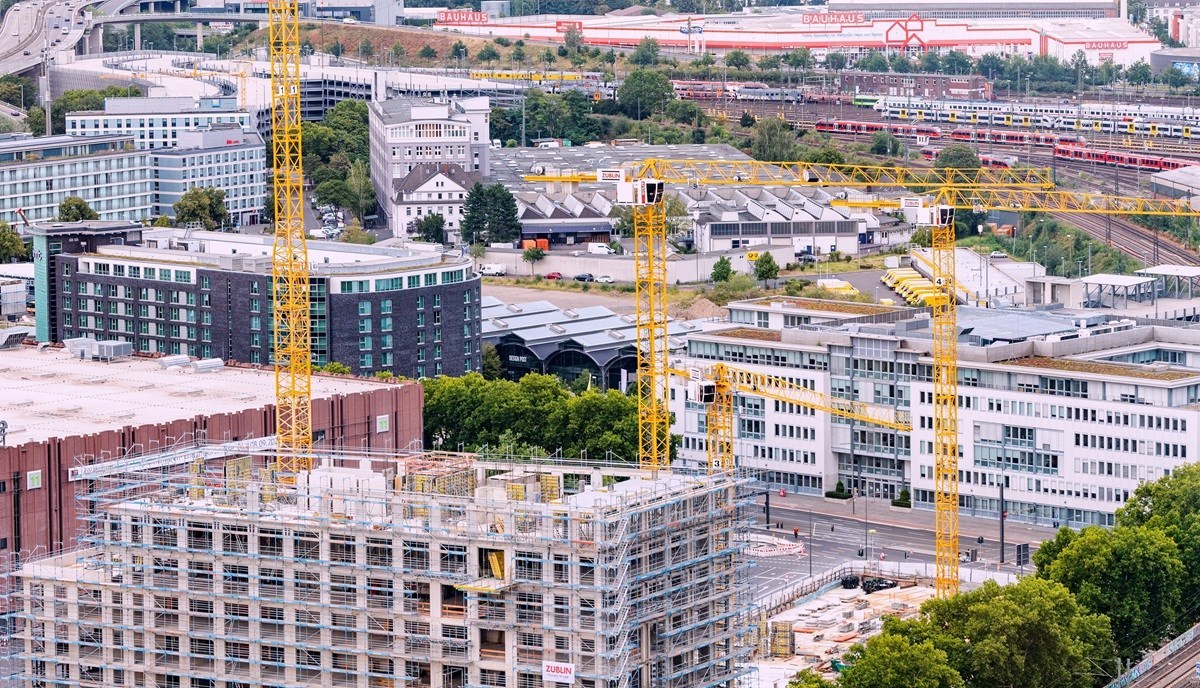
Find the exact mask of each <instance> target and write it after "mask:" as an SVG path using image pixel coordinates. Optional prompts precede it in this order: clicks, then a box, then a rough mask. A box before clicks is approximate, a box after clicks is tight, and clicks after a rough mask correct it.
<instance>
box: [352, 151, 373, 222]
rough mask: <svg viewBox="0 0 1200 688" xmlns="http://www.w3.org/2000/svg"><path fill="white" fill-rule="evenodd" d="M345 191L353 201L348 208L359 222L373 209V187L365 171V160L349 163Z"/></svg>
mask: <svg viewBox="0 0 1200 688" xmlns="http://www.w3.org/2000/svg"><path fill="white" fill-rule="evenodd" d="M346 189H347V190H348V191H349V192H350V194H351V197H352V199H353V202H352V204H351V206H350V208H351V210H353V211H354V214H355V215H357V216H358V219H359V220H362V219H363V218H365V217H366V215H367V214H368V213H370V212H371V211H373V210H374V209H375V187H374V186H373V185H372V184H371V172H370V170H368V169H367V162H366V161H365V160H363V159H361V158H360V159H358V160H355V161H354V162H352V163H350V172H349V174H347V175H346Z"/></svg>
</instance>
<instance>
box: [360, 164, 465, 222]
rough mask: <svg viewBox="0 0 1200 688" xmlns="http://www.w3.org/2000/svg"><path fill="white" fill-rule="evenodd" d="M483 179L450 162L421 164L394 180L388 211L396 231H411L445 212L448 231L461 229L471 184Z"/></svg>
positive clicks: (443, 215) (389, 218)
mask: <svg viewBox="0 0 1200 688" xmlns="http://www.w3.org/2000/svg"><path fill="white" fill-rule="evenodd" d="M482 181H483V176H482V175H480V174H479V173H478V172H467V171H465V170H463V169H462V168H461V167H459V166H457V165H452V164H450V163H442V164H440V165H439V164H436V163H431V162H423V163H420V164H418V165H417V166H416V167H414V168H413V171H412V172H410V173H408V175H406V176H405V177H404V178H402V179H396V180H394V181H393V187H392V189H393V190H392V195H391V196H390V198H391V204H390V205H391V208H389V210H388V211H387V215H388V221H389V224H390V227H391V230H392V234H393V235H395V236H399V235H401V234H405V233H410V234H411V233H412V232H414V231H415V230H416V224H417V223H418V222H420V221H421V220H422V219H424V218H426V217H429V216H430V215H441V216H442V218H443V219H444V220H445V223H446V231H447V232H458V231H459V230H460V229H461V228H462V214H463V210H462V208H463V202H464V201H466V199H467V194H468V193H470V191H471V187H472V186H474V185H475V184H477V183H479V182H482ZM380 205H383V204H380Z"/></svg>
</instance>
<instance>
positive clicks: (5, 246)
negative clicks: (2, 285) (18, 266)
mask: <svg viewBox="0 0 1200 688" xmlns="http://www.w3.org/2000/svg"><path fill="white" fill-rule="evenodd" d="M29 248H30V247H29V246H26V245H25V241H24V240H23V239H21V235H20V234H18V233H17V230H15V229H13V228H12V227H10V226H9V224H8V223H7V222H4V221H2V220H0V263H11V262H13V261H14V260H28V258H29Z"/></svg>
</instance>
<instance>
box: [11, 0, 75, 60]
mask: <svg viewBox="0 0 1200 688" xmlns="http://www.w3.org/2000/svg"><path fill="white" fill-rule="evenodd" d="M72 5H74V7H72ZM83 6H84V3H83V2H82V0H24V1H23V2H18V3H17V4H15V5H13V6H12V7H11V8H10V9H9V10H8V12H6V13H5V15H4V23H3V25H2V26H0V32H2V33H0V36H2V37H3V38H2V39H0V74H17V73H19V72H23V71H25V70H27V69H29V68H31V67H34V66H36V65H37V64H39V63H40V62H42V60H43V55H52V54H53V53H54V52H56V51H59V50H72V49H74V47H75V44H76V43H78V42H79V40H80V39H81V38H82V37H83V29H84V18H83V14H82V9H83ZM64 28H65V29H66V33H63V29H64Z"/></svg>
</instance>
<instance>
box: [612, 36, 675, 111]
mask: <svg viewBox="0 0 1200 688" xmlns="http://www.w3.org/2000/svg"><path fill="white" fill-rule="evenodd" d="M650 40H653V39H650ZM674 98H675V89H674V88H672V87H671V82H670V80H669V79H667V76H666V75H665V74H663V73H662V72H656V71H651V70H649V69H635V70H633V71H632V72H630V73H629V74H628V75H627V76H626V77H625V80H624V81H622V82H621V87H620V88H618V89H617V103H619V104H620V106H621V110H623V111H624V112H625V114H626V115H628V116H629V117H634V118H636V119H642V118H643V117H647V116H649V115H651V114H653V113H655V112H657V111H658V110H659V109H661V108H662V107H663V106H665V105H666V104H667V102H669V101H671V100H673V99H674Z"/></svg>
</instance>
